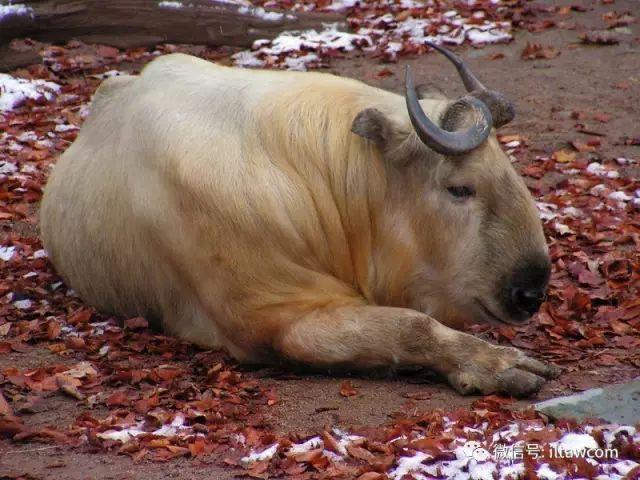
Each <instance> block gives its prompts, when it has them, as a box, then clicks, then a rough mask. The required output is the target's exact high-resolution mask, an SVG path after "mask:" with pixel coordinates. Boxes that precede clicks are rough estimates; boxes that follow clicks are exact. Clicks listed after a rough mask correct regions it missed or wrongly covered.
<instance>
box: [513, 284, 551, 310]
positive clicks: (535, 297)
mask: <svg viewBox="0 0 640 480" xmlns="http://www.w3.org/2000/svg"><path fill="white" fill-rule="evenodd" d="M544 299H545V292H544V290H542V289H539V288H533V289H522V288H518V287H515V288H513V289H512V290H511V301H512V302H513V304H514V305H515V307H516V308H517V309H518V310H522V311H523V312H526V313H527V314H529V315H530V316H531V315H533V314H534V313H536V312H537V311H538V309H539V308H540V305H542V302H544Z"/></svg>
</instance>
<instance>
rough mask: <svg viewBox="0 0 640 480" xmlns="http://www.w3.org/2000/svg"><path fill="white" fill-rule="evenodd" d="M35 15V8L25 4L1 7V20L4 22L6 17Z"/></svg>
mask: <svg viewBox="0 0 640 480" xmlns="http://www.w3.org/2000/svg"><path fill="white" fill-rule="evenodd" d="M31 14H33V8H31V7H29V6H27V5H25V4H24V3H14V4H11V5H0V20H4V18H5V17H10V16H13V15H16V16H17V15H31Z"/></svg>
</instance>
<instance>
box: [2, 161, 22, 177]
mask: <svg viewBox="0 0 640 480" xmlns="http://www.w3.org/2000/svg"><path fill="white" fill-rule="evenodd" d="M17 171H18V167H17V166H16V164H15V163H11V162H8V161H6V160H0V175H10V174H12V173H15V172H17Z"/></svg>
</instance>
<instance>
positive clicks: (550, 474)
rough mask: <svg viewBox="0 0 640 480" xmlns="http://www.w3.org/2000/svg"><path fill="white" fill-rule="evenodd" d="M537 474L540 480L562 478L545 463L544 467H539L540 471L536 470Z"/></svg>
mask: <svg viewBox="0 0 640 480" xmlns="http://www.w3.org/2000/svg"><path fill="white" fill-rule="evenodd" d="M536 474H537V475H538V478H539V479H540V480H557V479H558V478H560V475H559V474H557V473H556V472H554V471H553V470H551V468H549V464H548V463H543V464H542V465H540V466H539V467H538V470H536Z"/></svg>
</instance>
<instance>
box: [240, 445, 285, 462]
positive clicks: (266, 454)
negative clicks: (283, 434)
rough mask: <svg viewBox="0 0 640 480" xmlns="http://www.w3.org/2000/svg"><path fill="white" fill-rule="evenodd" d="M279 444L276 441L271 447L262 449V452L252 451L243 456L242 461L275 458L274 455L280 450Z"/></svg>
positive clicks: (259, 460)
mask: <svg viewBox="0 0 640 480" xmlns="http://www.w3.org/2000/svg"><path fill="white" fill-rule="evenodd" d="M278 446H279V444H277V443H274V444H273V445H271V446H270V447H269V448H266V449H264V450H262V451H261V452H251V453H250V454H249V455H247V456H246V457H242V458H241V459H240V462H241V463H245V464H247V463H253V462H261V461H263V460H269V459H271V458H273V456H274V455H275V454H276V453H277V452H278Z"/></svg>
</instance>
